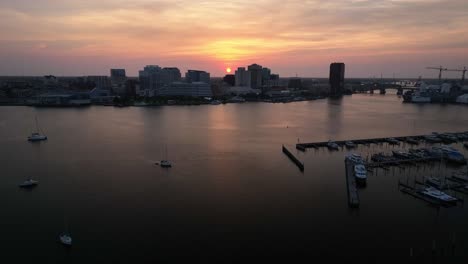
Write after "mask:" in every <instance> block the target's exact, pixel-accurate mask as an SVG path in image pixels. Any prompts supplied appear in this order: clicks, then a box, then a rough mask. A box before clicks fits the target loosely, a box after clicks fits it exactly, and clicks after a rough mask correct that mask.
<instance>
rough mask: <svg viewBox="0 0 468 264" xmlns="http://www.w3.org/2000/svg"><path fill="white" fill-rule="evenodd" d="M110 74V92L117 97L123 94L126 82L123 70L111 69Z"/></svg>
mask: <svg viewBox="0 0 468 264" xmlns="http://www.w3.org/2000/svg"><path fill="white" fill-rule="evenodd" d="M110 73H111V87H112V92H114V93H115V94H119V95H123V94H125V92H126V87H125V82H126V81H127V75H126V73H125V69H111V70H110Z"/></svg>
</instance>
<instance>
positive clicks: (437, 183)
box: [426, 177, 447, 189]
mask: <svg viewBox="0 0 468 264" xmlns="http://www.w3.org/2000/svg"><path fill="white" fill-rule="evenodd" d="M426 184H427V185H429V186H432V187H435V188H437V189H444V188H445V187H447V184H444V183H443V182H442V181H441V180H440V179H439V178H437V177H429V178H427V179H426Z"/></svg>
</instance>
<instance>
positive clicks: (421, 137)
mask: <svg viewBox="0 0 468 264" xmlns="http://www.w3.org/2000/svg"><path fill="white" fill-rule="evenodd" d="M466 133H468V132H457V133H450V134H451V135H455V136H457V135H462V134H463V135H465V134H466ZM426 136H429V135H416V136H404V137H385V138H367V139H350V140H338V141H333V142H335V143H336V144H338V145H339V146H341V147H344V146H345V142H347V141H351V142H353V143H354V144H356V145H370V144H381V143H389V144H395V143H394V142H393V141H391V140H389V138H393V139H396V140H398V141H399V142H406V143H408V144H415V140H416V141H418V142H427V143H433V142H429V141H427V140H426V139H425V137H426ZM458 141H463V140H460V139H459V140H458ZM327 144H328V141H323V142H313V143H298V144H296V149H298V150H301V151H305V150H306V149H308V148H315V149H318V148H321V147H327Z"/></svg>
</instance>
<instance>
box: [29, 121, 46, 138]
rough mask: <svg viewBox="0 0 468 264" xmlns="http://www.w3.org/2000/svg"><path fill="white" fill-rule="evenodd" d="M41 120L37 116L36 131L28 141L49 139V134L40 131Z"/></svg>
mask: <svg viewBox="0 0 468 264" xmlns="http://www.w3.org/2000/svg"><path fill="white" fill-rule="evenodd" d="M40 131H41V130H40V129H39V122H38V121H37V116H36V132H32V133H31V136H29V137H28V141H42V140H47V136H46V135H43V134H41V133H40Z"/></svg>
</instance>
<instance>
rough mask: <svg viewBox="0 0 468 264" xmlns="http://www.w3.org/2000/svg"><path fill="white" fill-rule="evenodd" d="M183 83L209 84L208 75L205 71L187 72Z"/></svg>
mask: <svg viewBox="0 0 468 264" xmlns="http://www.w3.org/2000/svg"><path fill="white" fill-rule="evenodd" d="M185 81H186V82H188V83H192V82H203V83H208V84H209V83H210V74H209V73H208V72H206V71H197V70H188V71H187V73H185Z"/></svg>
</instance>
